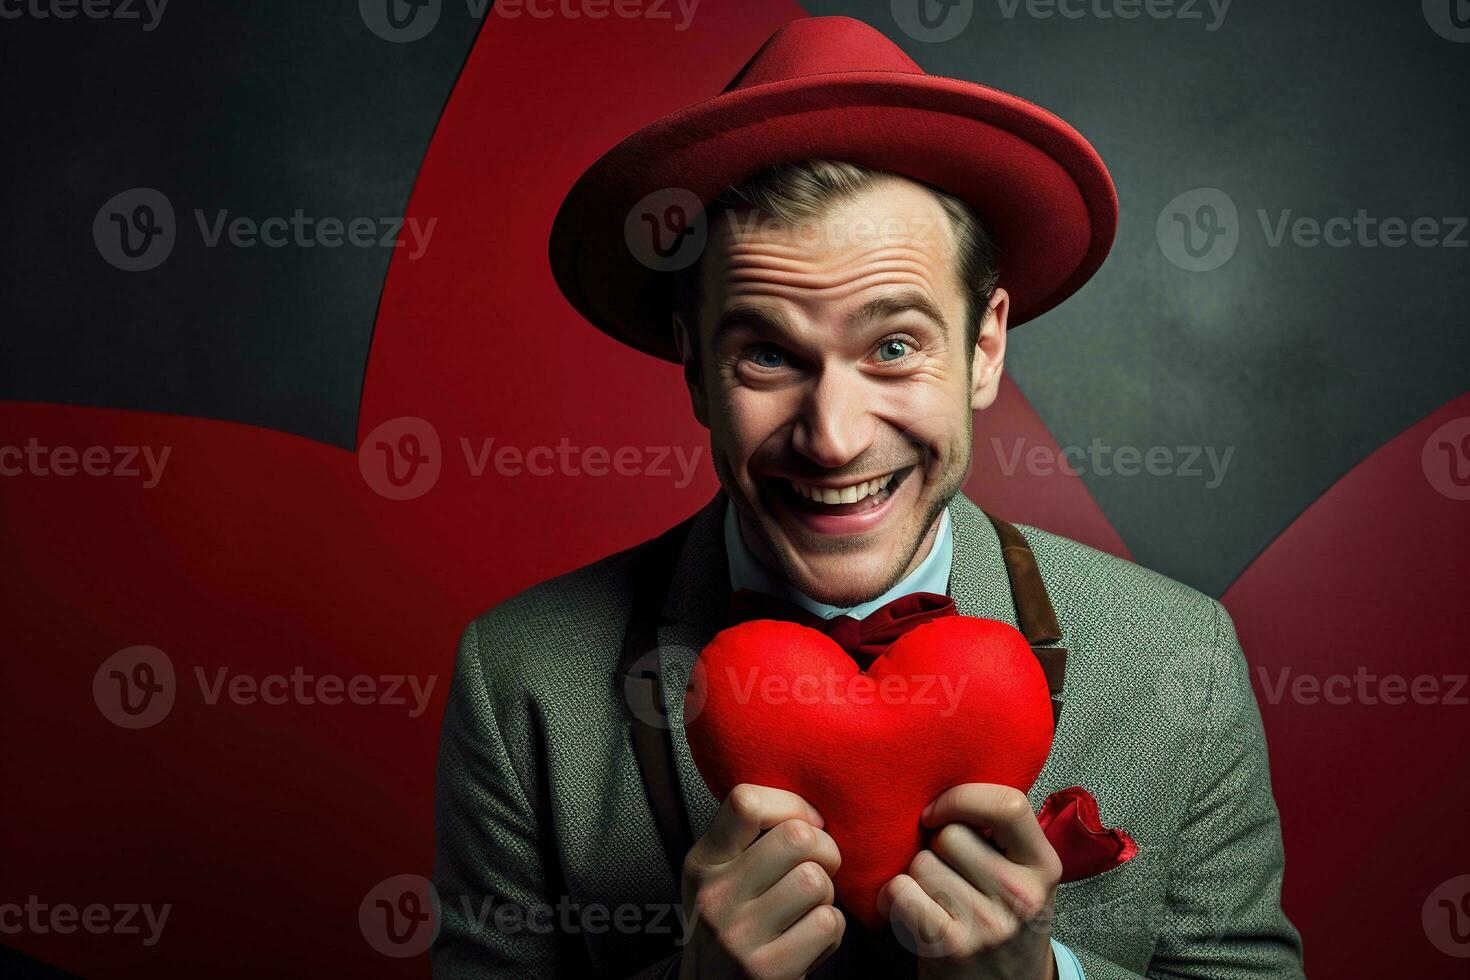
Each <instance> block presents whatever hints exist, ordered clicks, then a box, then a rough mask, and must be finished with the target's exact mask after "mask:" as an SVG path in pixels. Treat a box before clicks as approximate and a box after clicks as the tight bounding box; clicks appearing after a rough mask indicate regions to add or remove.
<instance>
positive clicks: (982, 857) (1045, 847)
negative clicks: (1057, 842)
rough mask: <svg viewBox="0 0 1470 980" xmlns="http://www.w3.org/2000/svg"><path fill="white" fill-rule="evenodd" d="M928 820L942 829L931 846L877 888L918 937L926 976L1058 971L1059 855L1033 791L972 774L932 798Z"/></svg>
mask: <svg viewBox="0 0 1470 980" xmlns="http://www.w3.org/2000/svg"><path fill="white" fill-rule="evenodd" d="M922 820H923V823H924V826H926V827H930V828H937V829H938V832H937V833H936V834H934V836H933V839H932V840H931V841H930V847H929V849H926V850H922V851H920V852H919V853H918V854H917V855H916V856H915V857H914V860H913V862H912V863H911V864H910V865H909V869H908V872H907V873H906V874H900V875H895V876H894V877H893V878H892V879H890V880H889V881H888V883H887V884H885V885H884V886H883V888H882V890H881V891H880V892H879V893H878V908H879V910H880V911H881V912H882V913H883V914H884V915H885V916H887V917H888V918H889V919H891V920H893V921H895V922H899V923H902V924H903V926H904V927H905V928H906V929H907V930H908V931H909V933H910V934H911V935H912V936H913V937H914V942H915V943H916V944H917V946H918V949H917V952H918V954H919V976H920V977H921V978H936V980H937V978H960V977H965V978H985V980H1053V978H1054V977H1055V976H1056V969H1057V967H1056V961H1055V958H1054V957H1053V955H1052V951H1051V917H1052V907H1053V903H1054V902H1055V899H1056V889H1057V883H1058V882H1059V881H1060V880H1061V876H1062V862H1061V859H1060V858H1058V857H1057V852H1056V851H1055V850H1054V849H1053V848H1052V846H1051V843H1050V842H1049V841H1047V839H1046V835H1045V834H1043V833H1042V832H1041V825H1040V824H1038V823H1037V822H1036V814H1034V813H1032V812H1031V804H1030V802H1029V801H1028V800H1027V799H1026V794H1024V793H1022V792H1021V791H1020V790H1017V789H1013V788H1011V787H1009V786H999V785H996V784H993V783H965V784H963V785H960V786H955V787H953V788H952V789H949V790H946V791H945V792H943V793H941V794H940V795H939V796H937V797H935V799H934V801H933V802H932V803H930V804H929V806H928V808H927V809H925V810H924V814H923V818H922ZM982 829H987V830H989V831H990V833H991V835H992V836H991V840H989V841H987V840H986V839H985V838H984V837H982V836H981V834H980V831H981V830H982Z"/></svg>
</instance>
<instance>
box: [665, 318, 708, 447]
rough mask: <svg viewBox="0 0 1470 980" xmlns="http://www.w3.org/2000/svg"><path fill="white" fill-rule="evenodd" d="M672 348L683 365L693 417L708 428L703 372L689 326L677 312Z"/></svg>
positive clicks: (674, 320) (674, 319) (673, 323)
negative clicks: (676, 351)
mask: <svg viewBox="0 0 1470 980" xmlns="http://www.w3.org/2000/svg"><path fill="white" fill-rule="evenodd" d="M672 325H673V328H674V348H675V349H676V350H678V352H679V362H680V363H681V364H683V366H684V384H685V385H686V386H688V388H689V403H690V405H692V406H693V408H694V418H695V419H696V420H697V421H698V422H699V424H700V425H702V426H704V427H705V428H706V429H708V428H709V408H708V403H707V400H706V398H705V391H704V372H703V371H701V370H700V369H699V355H698V353H697V351H696V350H695V347H694V343H693V341H692V340H691V334H690V333H689V327H688V326H687V325H686V324H685V323H684V318H683V317H681V316H680V315H679V314H678V313H675V314H674V316H673V322H672Z"/></svg>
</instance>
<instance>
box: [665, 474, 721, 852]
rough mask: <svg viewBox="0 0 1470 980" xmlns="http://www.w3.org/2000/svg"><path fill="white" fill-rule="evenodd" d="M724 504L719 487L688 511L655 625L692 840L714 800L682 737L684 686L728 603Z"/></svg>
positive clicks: (712, 809) (705, 821)
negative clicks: (702, 503) (689, 521)
mask: <svg viewBox="0 0 1470 980" xmlns="http://www.w3.org/2000/svg"><path fill="white" fill-rule="evenodd" d="M726 503H727V498H726V496H725V493H724V491H723V490H722V491H719V492H717V493H716V494H715V496H714V499H712V500H711V501H710V502H709V503H708V504H706V505H705V506H704V507H703V508H702V509H701V510H700V511H699V513H697V514H695V515H694V523H693V524H692V525H690V528H689V535H688V537H687V538H686V539H685V541H684V549H683V551H682V552H681V553H680V555H679V558H678V560H677V561H676V562H675V565H674V571H673V575H672V577H671V579H670V582H669V590H668V592H667V593H666V594H665V596H664V602H663V606H662V608H661V609H660V616H661V618H662V620H663V621H662V623H661V624H660V625H659V627H658V656H659V676H660V678H661V679H662V688H663V696H664V717H665V718H667V719H668V723H669V734H670V736H671V737H670V739H669V741H670V743H671V744H672V746H673V750H674V764H675V769H676V773H675V775H676V778H677V781H678V784H679V791H680V793H681V795H682V796H683V799H684V806H685V810H686V811H687V812H688V814H689V826H690V829H691V831H692V832H693V834H694V837H695V839H698V838H699V837H700V836H701V835H702V834H703V833H704V831H705V829H706V828H707V827H708V826H709V822H710V820H712V819H713V818H714V815H715V810H716V809H718V808H719V803H718V801H717V800H715V798H714V796H713V795H711V793H710V791H709V789H708V787H706V786H705V784H704V779H703V778H702V777H701V776H700V775H699V770H698V769H696V768H695V766H694V758H693V756H691V755H690V753H689V741H688V740H687V739H686V738H685V737H684V689H685V687H687V686H688V684H689V675H690V673H691V671H692V670H693V668H694V661H695V658H696V657H698V656H699V651H701V650H703V649H704V648H705V646H706V645H707V644H708V643H709V641H710V640H712V639H714V635H715V634H716V633H718V632H719V631H720V630H721V629H723V628H724V627H725V622H726V618H725V617H726V609H727V608H728V606H729V602H730V569H729V563H728V561H727V560H726V557H725V530H724V521H725V506H726Z"/></svg>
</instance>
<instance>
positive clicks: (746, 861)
mask: <svg viewBox="0 0 1470 980" xmlns="http://www.w3.org/2000/svg"><path fill="white" fill-rule="evenodd" d="M824 825H825V821H824V820H823V819H822V815H821V814H820V813H818V812H817V811H816V809H815V808H813V807H812V805H811V804H810V803H808V802H806V800H803V799H802V798H801V797H799V796H797V795H796V794H795V793H789V792H787V791H786V790H781V789H772V788H770V787H768V786H752V785H750V784H748V783H742V784H741V785H739V786H736V787H735V788H734V789H732V790H731V791H730V795H729V796H727V797H725V801H724V803H722V804H720V809H719V812H717V813H716V814H715V818H714V820H713V821H712V822H711V823H710V827H709V830H708V831H707V832H706V833H705V835H704V836H703V837H701V838H700V839H699V840H698V841H697V842H695V844H694V846H693V847H692V848H690V850H689V854H688V856H687V857H686V858H685V859H684V874H683V882H682V883H681V887H682V895H683V904H684V915H685V921H686V922H689V923H691V924H692V926H693V929H692V930H691V932H690V935H689V939H688V942H687V943H686V944H685V946H684V952H683V955H682V957H681V959H680V963H679V977H680V980H696V978H697V980H714V978H721V980H722V978H725V977H759V978H761V980H777V978H781V980H784V978H787V977H790V978H793V980H795V978H798V977H804V976H806V974H807V973H808V972H810V971H811V970H812V969H814V968H815V967H816V966H817V965H818V964H819V963H821V962H822V961H823V960H825V959H826V958H827V957H829V956H831V955H832V954H833V953H834V952H836V950H837V946H838V944H839V943H841V942H842V932H843V929H845V928H846V920H845V919H844V918H843V916H842V913H841V912H840V911H838V910H837V908H836V907H834V906H833V904H832V899H833V894H834V893H833V890H832V876H833V875H834V874H836V873H837V866H838V865H839V864H841V863H842V857H841V855H840V854H838V853H837V843H836V842H835V841H834V840H832V838H831V836H829V835H828V834H827V832H826V831H825V830H823V829H822V827H823V826H824Z"/></svg>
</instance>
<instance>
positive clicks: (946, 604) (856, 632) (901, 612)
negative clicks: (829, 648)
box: [730, 589, 959, 670]
mask: <svg viewBox="0 0 1470 980" xmlns="http://www.w3.org/2000/svg"><path fill="white" fill-rule="evenodd" d="M957 615H959V610H957V609H955V605H954V600H953V599H951V598H950V597H949V596H947V595H939V594H937V593H934V592H910V593H909V594H908V595H905V596H899V597H898V598H897V599H894V600H893V601H892V602H886V603H884V604H883V605H881V606H879V607H878V608H877V609H874V610H873V611H872V612H871V613H869V614H868V615H866V616H864V617H863V618H862V619H854V618H853V617H851V616H846V615H844V616H834V617H832V618H831V619H823V618H822V617H821V616H818V615H817V614H816V613H814V612H810V611H808V610H806V609H803V608H802V607H801V606H798V605H797V604H796V603H794V602H788V601H787V600H785V599H781V598H778V597H777V596H772V595H766V594H765V593H764V592H755V591H752V590H751V589H737V590H736V591H735V592H732V593H731V594H730V625H731V626H734V625H735V624H737V623H744V622H747V621H749V620H752V619H781V620H785V621H787V622H791V623H800V624H801V625H803V626H810V627H811V628H812V629H815V630H821V631H822V632H823V633H826V634H827V635H828V636H830V637H831V638H832V639H833V640H836V641H837V644H838V646H840V647H842V649H844V650H846V651H847V652H848V653H849V654H851V655H852V658H853V659H854V660H856V661H857V662H858V666H860V667H862V668H863V669H864V670H866V669H867V668H868V665H869V664H871V663H872V662H873V661H874V660H876V659H878V657H880V656H882V654H883V651H884V650H887V649H888V646H889V644H891V643H893V641H894V640H897V639H898V638H899V637H900V636H903V635H904V634H905V633H907V632H908V631H909V630H911V629H913V628H914V627H915V626H918V625H920V624H921V623H927V622H929V621H930V620H934V619H938V618H939V617H941V616H957Z"/></svg>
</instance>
